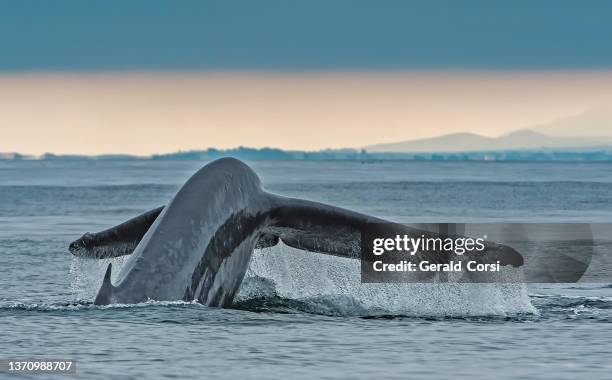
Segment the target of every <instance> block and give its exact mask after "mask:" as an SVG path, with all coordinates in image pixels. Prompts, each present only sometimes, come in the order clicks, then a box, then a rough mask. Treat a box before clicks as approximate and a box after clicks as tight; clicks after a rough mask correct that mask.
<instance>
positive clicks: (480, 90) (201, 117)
mask: <svg viewBox="0 0 612 380" xmlns="http://www.w3.org/2000/svg"><path fill="white" fill-rule="evenodd" d="M611 100H612V71H597V72H580V71H572V72H561V71H556V72H499V71H497V72H433V71H432V72H426V71H425V72H424V71H420V72H393V73H376V72H361V73H360V72H345V73H342V72H328V73H305V74H295V73H283V74H275V73H262V72H259V73H258V72H252V73H249V72H244V73H237V72H233V73H232V72H226V73H206V72H203V73H103V74H41V73H35V74H12V75H8V74H5V75H0V131H1V134H0V152H21V153H27V154H41V153H44V152H53V153H74V154H101V153H131V154H141V155H145V154H151V153H165V152H173V151H177V150H190V149H205V148H208V147H216V148H231V147H236V146H239V145H242V146H249V147H264V146H267V147H279V148H283V149H305V150H318V149H324V148H342V147H361V146H364V145H369V144H375V143H384V142H396V141H402V140H411V139H416V138H423V137H431V136H437V135H441V134H446V133H451V132H474V133H479V134H483V135H487V136H498V135H500V134H503V133H506V132H509V131H512V130H515V129H519V128H523V127H527V126H530V125H534V124H542V123H548V122H551V121H554V120H556V119H559V118H563V117H566V116H571V115H574V114H577V113H580V112H583V111H585V110H586V109H588V108H590V107H592V106H597V105H599V104H602V103H606V102H610V101H611ZM579 132H580V131H577V134H579Z"/></svg>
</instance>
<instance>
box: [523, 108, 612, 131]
mask: <svg viewBox="0 0 612 380" xmlns="http://www.w3.org/2000/svg"><path fill="white" fill-rule="evenodd" d="M529 129H532V130H534V131H536V132H540V133H544V134H547V135H553V136H559V137H568V136H575V135H580V136H590V137H592V136H612V103H607V104H601V105H599V106H597V107H593V108H590V109H588V110H586V111H585V112H583V113H581V114H578V115H574V116H570V117H566V118H563V119H559V120H556V121H553V122H551V123H547V124H541V125H534V126H530V127H529Z"/></svg>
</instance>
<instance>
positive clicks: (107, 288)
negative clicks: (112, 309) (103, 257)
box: [94, 264, 115, 305]
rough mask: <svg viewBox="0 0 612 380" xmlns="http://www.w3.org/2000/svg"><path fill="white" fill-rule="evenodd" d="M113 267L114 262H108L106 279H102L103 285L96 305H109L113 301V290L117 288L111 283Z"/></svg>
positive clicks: (95, 302)
mask: <svg viewBox="0 0 612 380" xmlns="http://www.w3.org/2000/svg"><path fill="white" fill-rule="evenodd" d="M112 268H113V264H108V268H106V273H105V274H104V280H103V281H102V287H101V288H100V291H98V295H97V296H96V299H95V301H94V305H108V304H110V303H111V300H112V297H113V290H115V287H114V286H113V284H112V283H111V271H112Z"/></svg>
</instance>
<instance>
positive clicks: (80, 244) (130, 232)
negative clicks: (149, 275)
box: [68, 206, 164, 259]
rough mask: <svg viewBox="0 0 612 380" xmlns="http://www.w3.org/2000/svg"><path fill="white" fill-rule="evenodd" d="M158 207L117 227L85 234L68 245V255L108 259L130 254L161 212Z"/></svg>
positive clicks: (160, 208)
mask: <svg viewBox="0 0 612 380" xmlns="http://www.w3.org/2000/svg"><path fill="white" fill-rule="evenodd" d="M163 208H164V207H163V206H162V207H158V208H156V209H153V210H151V211H147V212H145V213H144V214H142V215H138V216H136V217H134V218H132V219H130V220H128V221H126V222H124V223H121V224H120V225H118V226H115V227H113V228H109V229H107V230H104V231H101V232H98V233H95V234H92V233H89V232H88V233H85V234H84V235H83V236H81V237H80V238H79V239H77V240H75V241H73V242H72V243H70V246H69V247H68V249H69V251H70V253H72V254H73V255H75V256H79V257H87V258H94V259H108V258H113V257H119V256H124V255H129V254H131V253H132V252H133V251H134V249H135V248H136V246H137V245H138V243H139V242H140V240H142V237H143V236H144V234H145V233H146V232H147V231H148V230H149V228H150V227H151V225H152V224H153V222H155V219H157V217H158V216H159V214H160V213H161V212H162V210H163Z"/></svg>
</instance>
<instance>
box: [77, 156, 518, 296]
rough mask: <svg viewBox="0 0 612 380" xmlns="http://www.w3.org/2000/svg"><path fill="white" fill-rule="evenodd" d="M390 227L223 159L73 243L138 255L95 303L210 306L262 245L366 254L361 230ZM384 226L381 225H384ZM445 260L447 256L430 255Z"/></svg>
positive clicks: (499, 253) (501, 253)
mask: <svg viewBox="0 0 612 380" xmlns="http://www.w3.org/2000/svg"><path fill="white" fill-rule="evenodd" d="M381 223H385V228H387V229H388V228H389V225H390V224H389V223H390V222H388V221H385V220H382V219H378V218H375V217H371V216H367V215H363V214H359V213H356V212H352V211H349V210H345V209H341V208H337V207H333V206H329V205H324V204H321V203H317V202H311V201H306V200H300V199H292V198H286V197H282V196H278V195H274V194H271V193H268V192H266V191H264V190H263V188H262V184H261V181H260V180H259V178H258V177H257V175H256V174H255V172H254V171H253V170H252V169H251V168H250V167H248V166H247V165H246V164H244V163H243V162H241V161H239V160H236V159H232V158H223V159H219V160H216V161H213V162H211V163H209V164H207V165H206V166H204V167H203V168H201V169H200V170H198V171H197V172H196V173H195V174H194V175H193V176H192V177H191V178H190V179H189V180H188V181H187V182H186V183H185V184H184V185H183V186H182V187H181V189H180V190H179V191H178V192H177V193H176V195H175V196H174V198H173V199H172V200H171V201H170V203H169V204H168V205H167V206H165V207H159V208H156V209H154V210H151V211H149V212H147V213H145V214H143V215H140V216H137V217H135V218H133V219H130V220H128V221H127V222H125V223H122V224H120V225H118V226H116V227H114V228H111V229H108V230H105V231H102V232H99V233H96V234H89V233H87V234H85V235H83V237H81V238H80V239H77V240H76V241H74V242H73V243H71V244H70V247H69V250H70V251H71V252H72V253H73V254H75V255H77V256H84V257H92V258H109V257H116V256H121V255H128V254H130V256H129V258H128V259H127V260H126V262H125V263H124V265H123V266H122V268H121V272H120V273H119V276H118V278H117V283H116V284H115V285H113V284H111V265H110V264H109V267H108V269H107V272H106V275H105V277H104V281H103V284H102V287H101V289H100V291H99V293H98V296H97V297H96V299H95V301H94V303H95V304H97V305H105V304H110V303H123V304H132V303H139V302H144V301H147V300H149V299H151V300H158V301H176V300H184V301H193V300H195V301H197V302H200V303H203V304H205V305H209V306H218V307H228V306H230V305H231V304H232V301H233V299H234V296H235V295H236V293H237V291H238V289H239V288H240V285H241V283H242V280H243V278H244V275H245V273H246V270H247V268H248V266H249V262H250V259H251V255H252V253H253V250H254V249H255V248H256V247H267V246H273V245H275V244H277V243H278V242H279V241H280V240H282V241H283V242H284V243H285V244H287V245H289V246H291V247H294V248H298V249H303V250H308V251H312V252H319V253H324V254H331V255H336V256H341V257H348V258H356V259H358V258H359V257H360V250H361V248H360V234H361V233H362V232H364V230H366V229H370V230H371V229H375V228H381V227H380V226H381V225H382V224H381ZM392 225H393V226H395V227H394V228H396V229H397V232H398V233H400V232H401V233H404V234H409V235H416V236H420V235H421V234H422V233H425V231H423V230H419V229H415V228H411V227H407V226H404V225H401V224H392ZM377 226H378V227H377ZM487 245H488V248H490V249H489V254H488V255H487V256H486V257H485V256H483V260H485V261H487V262H494V261H495V260H501V262H502V265H513V266H521V265H523V258H522V256H521V255H520V254H519V253H517V252H516V251H514V250H513V249H511V248H510V247H506V246H500V245H495V243H489V242H487ZM429 255H430V256H429V257H428V259H429V260H430V261H432V262H446V261H447V260H448V255H447V254H440V255H437V256H436V255H435V254H430V253H429Z"/></svg>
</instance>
